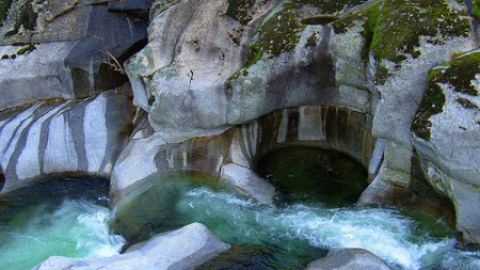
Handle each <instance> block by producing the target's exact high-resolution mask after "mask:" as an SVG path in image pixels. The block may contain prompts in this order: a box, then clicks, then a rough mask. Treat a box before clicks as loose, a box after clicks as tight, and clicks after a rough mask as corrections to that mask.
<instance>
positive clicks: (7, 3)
mask: <svg viewBox="0 0 480 270" xmlns="http://www.w3.org/2000/svg"><path fill="white" fill-rule="evenodd" d="M12 2H13V0H2V1H1V2H0V27H1V26H2V25H3V21H4V20H5V19H6V18H7V16H8V11H9V10H10V7H11V6H12Z"/></svg>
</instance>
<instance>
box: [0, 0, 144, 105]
mask: <svg viewBox="0 0 480 270" xmlns="http://www.w3.org/2000/svg"><path fill="white" fill-rule="evenodd" d="M115 2H116V1H115ZM129 2H131V1H128V2H125V5H127V4H128V3H129ZM146 2H148V1H146ZM117 4H118V3H117ZM144 5H147V3H145V4H144ZM134 7H135V6H133V7H130V8H134ZM144 8H145V7H144ZM138 9H140V7H138ZM147 10H148V8H147ZM110 11H111V12H110ZM130 15H131V16H130ZM105 25H108V27H104V26H105ZM146 27H147V22H146V21H145V20H144V19H141V18H139V17H136V16H133V15H132V12H130V10H129V7H128V6H124V8H123V9H122V8H121V6H117V5H115V6H109V1H95V0H69V1H37V0H35V1H33V0H8V1H3V3H2V4H0V58H1V60H0V75H1V76H0V78H1V79H0V94H1V95H2V99H1V100H0V111H2V110H5V109H8V108H14V107H17V106H21V105H25V104H30V103H33V102H34V101H36V100H44V99H50V98H62V99H77V98H78V99H80V98H85V97H89V96H95V95H97V94H98V93H100V92H102V91H105V90H108V89H112V88H114V87H118V86H120V85H122V84H124V83H125V82H126V81H127V77H126V76H125V72H124V71H123V67H122V62H123V61H124V60H125V59H126V58H127V57H129V56H130V55H131V54H132V53H134V52H135V51H136V50H138V48H137V47H138V46H141V45H142V43H143V41H144V40H145V39H146Z"/></svg>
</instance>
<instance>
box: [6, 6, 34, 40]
mask: <svg viewBox="0 0 480 270" xmlns="http://www.w3.org/2000/svg"><path fill="white" fill-rule="evenodd" d="M13 15H14V18H15V19H14V20H15V23H14V26H13V29H12V30H11V31H9V32H7V33H6V34H5V36H6V37H8V36H12V35H15V34H17V33H18V31H19V30H20V27H22V26H23V27H24V28H25V29H27V30H31V31H32V30H34V29H35V26H36V23H37V13H35V12H34V11H33V6H32V1H28V2H26V3H25V4H23V5H21V6H20V7H19V8H18V9H15V12H14V14H13Z"/></svg>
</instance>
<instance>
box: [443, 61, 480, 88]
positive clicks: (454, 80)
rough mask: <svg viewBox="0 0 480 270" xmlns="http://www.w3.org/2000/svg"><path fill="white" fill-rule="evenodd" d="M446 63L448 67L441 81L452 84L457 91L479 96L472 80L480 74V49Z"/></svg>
mask: <svg viewBox="0 0 480 270" xmlns="http://www.w3.org/2000/svg"><path fill="white" fill-rule="evenodd" d="M445 65H446V67H447V68H446V69H445V71H444V73H443V74H442V76H441V77H440V78H439V81H440V82H442V83H448V84H450V85H452V86H453V89H454V90H455V91H457V92H460V93H464V94H467V95H471V96H478V94H479V93H478V92H477V89H475V87H474V85H472V81H473V80H475V76H476V75H477V74H480V51H479V52H474V53H466V54H463V55H458V56H456V57H454V58H453V59H452V60H451V61H450V62H448V63H446V64H445Z"/></svg>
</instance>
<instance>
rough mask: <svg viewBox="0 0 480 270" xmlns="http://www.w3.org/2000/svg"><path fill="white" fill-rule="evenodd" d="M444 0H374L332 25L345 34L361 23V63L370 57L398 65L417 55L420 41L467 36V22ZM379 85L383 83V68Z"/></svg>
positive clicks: (379, 68) (469, 27) (378, 68)
mask: <svg viewBox="0 0 480 270" xmlns="http://www.w3.org/2000/svg"><path fill="white" fill-rule="evenodd" d="M463 15H465V14H462V13H461V12H460V11H458V10H455V9H453V8H452V7H451V5H450V3H449V2H448V1H447V0H415V1H412V0H376V1H375V0H374V1H371V2H369V3H367V4H366V5H364V6H362V7H361V8H359V9H357V10H354V11H352V12H351V13H349V14H347V15H346V16H344V17H342V18H341V19H339V20H337V21H335V22H334V23H333V26H334V28H335V30H336V32H337V33H342V32H345V31H346V30H347V29H348V28H349V27H351V26H352V25H353V22H355V21H360V22H363V26H364V31H363V35H364V37H365V48H364V55H363V56H364V59H365V60H366V59H367V57H368V55H369V54H370V53H371V54H373V55H374V56H375V58H376V60H377V65H379V64H380V63H381V62H382V60H389V61H392V62H394V63H397V64H399V63H401V62H402V61H403V60H405V59H406V55H407V54H409V55H411V56H412V57H414V58H416V57H418V56H419V55H420V52H419V51H418V47H419V45H420V37H421V36H426V37H431V40H432V43H435V44H438V42H434V41H435V40H434V39H435V37H438V36H442V37H444V38H448V37H456V36H468V35H469V34H470V29H471V26H470V21H469V19H468V18H467V17H465V16H463ZM377 70H378V71H380V72H381V74H380V77H379V78H377V79H376V80H378V82H380V83H382V82H384V81H385V79H386V78H385V77H384V75H385V74H386V73H385V72H384V68H382V67H380V66H377Z"/></svg>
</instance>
